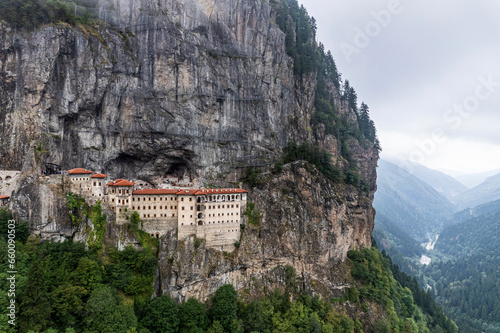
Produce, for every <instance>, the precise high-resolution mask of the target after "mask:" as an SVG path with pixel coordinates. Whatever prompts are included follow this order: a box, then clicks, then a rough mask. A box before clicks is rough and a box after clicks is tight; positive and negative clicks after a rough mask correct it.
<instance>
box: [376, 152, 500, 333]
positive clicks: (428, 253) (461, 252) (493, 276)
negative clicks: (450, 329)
mask: <svg viewBox="0 0 500 333" xmlns="http://www.w3.org/2000/svg"><path fill="white" fill-rule="evenodd" d="M417 170H418V171H419V172H415V170H413V173H411V172H408V171H406V170H404V169H400V167H399V166H397V165H395V164H392V163H390V162H387V161H381V162H380V163H379V170H378V171H379V175H380V177H379V182H378V189H379V191H380V193H381V194H382V195H381V196H380V197H378V198H377V195H378V194H379V193H377V194H376V196H375V201H374V207H375V209H376V210H377V215H376V222H375V231H374V236H375V239H376V241H377V244H379V247H380V249H381V250H384V251H386V252H387V254H389V255H390V256H391V258H392V259H393V262H394V263H395V264H397V265H399V266H400V268H401V269H402V270H403V271H404V272H407V273H408V274H410V275H412V276H414V277H415V278H416V279H417V280H418V282H419V284H420V286H425V289H426V290H428V291H429V292H430V293H431V294H433V295H434V297H435V298H436V300H437V301H438V303H439V304H440V305H442V306H443V308H444V309H445V311H446V312H447V314H448V315H450V317H451V318H453V319H454V320H455V321H456V322H457V324H458V326H459V327H460V332H478V333H479V332H488V333H493V332H500V319H499V318H500V302H499V300H498V299H497V297H496V296H492V295H495V294H496V293H498V290H499V288H500V279H499V277H500V269H499V266H498V263H499V260H500V252H499V250H500V202H499V201H498V200H496V201H495V199H496V197H495V196H494V195H490V194H489V193H488V192H487V191H483V190H482V189H485V188H489V189H490V191H492V192H495V191H496V189H498V186H497V185H496V179H497V177H496V176H491V177H490V178H487V179H484V181H483V182H482V183H480V184H479V185H477V186H476V187H474V188H472V189H467V188H466V187H465V186H464V185H462V184H459V183H458V181H456V180H450V179H451V177H450V176H448V175H444V174H442V176H441V177H438V178H436V174H438V173H439V172H438V171H436V170H430V169H429V170H427V171H426V170H425V167H423V166H419V167H418V169H417ZM431 172H432V175H433V177H432V181H431V180H430V179H429V178H428V177H426V175H428V174H430V173H431ZM457 188H462V192H461V193H458V192H456V191H455V190H456V189H457ZM451 189H454V190H453V191H452V190H451ZM438 190H439V192H438ZM452 192H454V193H455V196H449V198H447V197H446V196H445V193H452ZM408 194H412V195H408ZM469 196H473V197H474V201H472V202H470V205H468V204H466V203H465V202H464V201H463V200H462V198H467V197H469ZM490 199H491V200H492V201H489V200H490ZM436 202H440V203H441V204H439V205H436V204H435V203H436ZM405 214H407V215H406V217H405ZM408 221H412V222H413V223H412V224H411V225H409V224H408ZM429 235H431V236H429Z"/></svg>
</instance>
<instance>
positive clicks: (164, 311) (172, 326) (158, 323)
mask: <svg viewBox="0 0 500 333" xmlns="http://www.w3.org/2000/svg"><path fill="white" fill-rule="evenodd" d="M145 313H146V315H145V316H144V317H143V318H142V320H141V324H142V325H143V326H144V327H146V328H147V329H149V330H150V331H151V332H152V333H157V332H158V333H175V332H177V331H178V329H179V322H180V320H179V308H178V307H177V304H176V303H175V302H174V301H173V300H172V299H171V298H170V296H167V295H162V296H161V297H157V298H155V299H154V300H152V301H151V303H149V305H148V306H147V308H146V311H145Z"/></svg>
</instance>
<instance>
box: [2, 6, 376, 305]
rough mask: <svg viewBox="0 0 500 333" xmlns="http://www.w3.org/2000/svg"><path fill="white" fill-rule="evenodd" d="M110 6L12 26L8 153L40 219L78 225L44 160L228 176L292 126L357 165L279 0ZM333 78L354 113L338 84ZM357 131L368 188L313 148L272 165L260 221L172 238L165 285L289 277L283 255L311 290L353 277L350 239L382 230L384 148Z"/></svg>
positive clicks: (263, 160) (149, 176)
mask: <svg viewBox="0 0 500 333" xmlns="http://www.w3.org/2000/svg"><path fill="white" fill-rule="evenodd" d="M98 12H99V17H100V18H101V19H102V20H101V21H99V22H100V23H97V24H96V25H94V26H88V25H87V26H83V25H79V26H69V25H66V24H57V25H50V26H43V27H41V28H39V29H36V30H35V31H32V32H26V31H16V30H13V29H11V28H9V27H8V26H6V25H3V26H1V27H0V124H1V127H0V134H1V135H0V169H13V170H22V171H23V173H22V175H21V178H22V179H21V180H20V181H19V184H20V186H19V188H18V189H17V191H16V193H14V195H13V207H14V209H15V210H16V214H17V216H18V217H19V218H24V219H29V220H30V222H31V224H32V226H33V228H34V229H35V230H41V231H42V233H43V230H50V232H59V233H60V234H61V235H65V236H66V237H71V236H72V235H73V234H74V232H75V230H73V229H72V228H71V227H70V226H68V222H67V221H66V222H64V218H63V216H62V215H63V214H62V212H63V210H64V209H63V206H64V204H63V201H62V199H61V197H60V195H59V196H58V193H59V189H57V188H55V187H54V186H53V187H54V188H52V187H50V186H49V185H50V184H47V183H46V182H47V180H46V179H43V178H42V177H39V169H40V167H41V165H42V163H44V162H51V163H57V164H61V165H62V166H63V167H64V168H66V169H69V168H73V167H85V168H88V169H92V170H96V171H102V172H105V173H107V174H109V175H110V176H111V177H113V178H127V177H130V178H138V179H144V180H147V181H150V182H151V183H155V182H156V181H157V177H160V176H164V175H167V174H170V173H176V174H179V175H182V174H189V175H190V176H191V177H193V178H197V180H198V181H199V182H200V183H202V184H205V185H215V186H218V185H220V186H229V185H231V184H234V183H237V182H239V180H240V178H241V176H242V174H243V172H244V170H245V168H246V167H248V166H260V167H262V168H263V171H264V172H266V171H269V170H270V167H272V165H273V163H274V162H275V161H277V160H278V159H279V157H280V156H281V154H282V149H283V148H284V147H285V146H287V144H288V143H289V142H290V141H291V140H295V141H297V142H314V143H316V144H318V145H319V146H321V147H324V148H325V149H327V150H328V151H329V152H330V153H331V154H332V156H333V160H334V161H336V162H337V163H338V164H339V166H341V167H343V166H345V164H346V161H345V160H344V159H343V158H342V157H341V156H339V155H340V153H339V152H340V150H341V149H340V147H341V146H342V144H341V142H339V139H338V137H335V136H333V135H329V134H326V133H327V131H325V130H324V128H322V127H321V126H316V127H314V128H311V118H312V116H313V114H314V112H315V109H314V105H315V103H314V101H315V91H316V85H317V80H316V75H315V73H309V74H307V75H303V76H302V77H298V76H295V75H294V72H293V61H292V59H291V58H290V57H289V56H288V55H287V54H286V52H285V34H284V33H283V32H282V31H281V30H280V29H279V28H278V26H277V25H276V24H275V17H274V16H273V15H274V14H273V11H272V9H271V6H270V4H269V2H268V1H260V0H240V1H233V0H160V1H151V0H134V1H133V0H108V1H105V0H102V1H100V4H99V11H98ZM103 20H105V22H106V23H104V21H103ZM329 89H330V92H331V95H332V96H333V98H334V100H335V106H336V108H337V109H338V110H339V112H342V113H343V114H344V115H345V116H346V117H347V119H349V121H350V122H351V123H352V124H353V126H357V125H356V119H357V115H356V114H355V113H354V111H353V110H352V109H351V108H350V107H349V105H348V104H347V102H346V101H344V100H341V98H340V92H339V91H338V89H337V88H336V87H335V85H332V84H331V83H330V88H329ZM345 144H346V145H347V146H348V147H349V148H350V151H351V152H352V158H353V159H354V161H355V163H356V165H357V167H358V170H359V173H360V175H361V177H362V178H363V179H365V180H366V182H367V184H368V193H366V192H365V191H361V190H359V189H357V188H356V187H354V186H351V185H345V184H333V183H332V182H331V181H329V180H328V179H327V178H325V177H324V176H323V175H322V174H321V173H320V172H318V170H316V169H315V168H314V167H311V166H310V165H305V164H303V163H302V162H298V163H294V164H290V165H287V166H285V168H284V169H283V170H282V171H281V172H279V173H277V174H271V173H264V174H263V175H262V179H261V180H262V181H261V183H260V184H259V185H258V186H256V187H254V188H248V190H249V191H250V193H249V198H250V200H252V201H253V202H254V203H255V207H256V209H258V210H259V211H260V214H261V217H260V223H259V224H258V225H247V227H246V228H245V230H244V232H243V233H242V240H241V246H240V248H239V249H238V250H237V251H235V252H234V253H231V254H228V255H224V254H223V253H221V252H217V251H215V250H207V249H205V247H204V246H203V242H202V243H201V245H200V244H198V243H197V245H199V246H196V248H195V246H194V245H195V241H194V240H193V239H188V240H186V241H179V242H178V241H177V240H176V237H174V235H170V236H166V237H163V238H162V242H161V251H160V266H161V268H160V271H159V275H158V279H157V285H158V291H159V292H168V293H171V294H172V295H174V296H176V297H188V296H196V297H199V298H201V299H204V298H206V297H207V296H208V295H209V294H210V293H211V292H212V291H214V290H215V289H216V288H217V287H218V286H220V285H222V284H223V283H225V282H233V283H234V284H235V286H236V287H238V288H251V287H252V283H254V282H252V281H260V282H259V283H266V284H267V285H269V286H274V285H279V284H280V283H282V282H283V274H282V271H283V267H285V266H286V265H291V266H294V267H295V268H296V269H297V271H298V272H299V273H300V274H301V276H302V278H303V281H304V285H305V286H306V287H307V289H308V290H314V291H317V292H321V293H322V294H325V295H327V294H332V293H333V291H334V290H337V289H339V288H340V289H341V288H342V286H343V285H344V284H345V280H344V277H345V276H344V275H343V273H342V264H341V262H342V261H343V260H344V259H345V257H346V253H347V250H349V249H351V248H356V247H359V246H369V245H370V244H371V231H372V228H373V214H374V212H373V209H372V206H371V203H372V200H373V193H374V191H375V188H376V186H375V180H376V179H375V178H376V163H377V160H378V150H377V149H376V148H374V147H373V145H372V144H371V143H370V142H368V140H366V139H364V138H359V139H354V138H353V139H350V140H349V141H348V142H346V143H345ZM44 198H45V199H44ZM107 234H113V232H112V231H108V232H107ZM115 234H116V233H115ZM337 269H340V271H337ZM280 272H281V273H280ZM266 281H267V282H266Z"/></svg>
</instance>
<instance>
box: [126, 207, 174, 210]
mask: <svg viewBox="0 0 500 333" xmlns="http://www.w3.org/2000/svg"><path fill="white" fill-rule="evenodd" d="M158 207H159V209H163V206H158ZM182 208H184V207H182ZM142 209H143V210H146V206H142ZM165 209H169V208H168V206H165ZM170 209H171V210H173V209H177V206H170ZM132 210H135V206H132ZM137 210H141V206H137ZM148 210H151V206H148ZM153 210H156V206H153Z"/></svg>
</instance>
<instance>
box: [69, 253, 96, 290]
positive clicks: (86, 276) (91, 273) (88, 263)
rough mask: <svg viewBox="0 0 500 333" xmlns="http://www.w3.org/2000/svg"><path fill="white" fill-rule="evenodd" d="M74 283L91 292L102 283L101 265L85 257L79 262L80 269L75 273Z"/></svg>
mask: <svg viewBox="0 0 500 333" xmlns="http://www.w3.org/2000/svg"><path fill="white" fill-rule="evenodd" d="M72 280H73V283H74V284H75V285H77V286H82V287H84V288H85V289H86V290H87V291H88V292H91V291H92V290H93V289H94V288H95V287H97V286H98V285H99V284H100V283H101V281H102V270H101V268H100V267H99V264H98V263H97V262H95V261H93V260H92V259H89V258H87V257H83V258H81V259H80V261H79V262H78V267H77V268H76V270H75V271H74V272H73V279H72Z"/></svg>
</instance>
